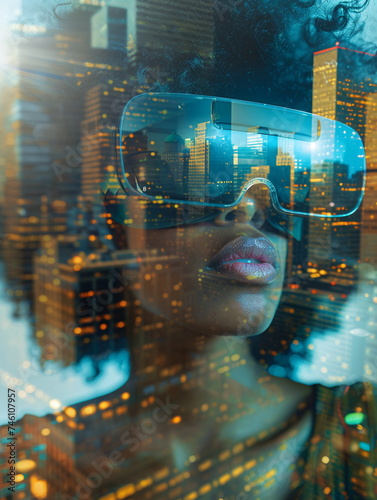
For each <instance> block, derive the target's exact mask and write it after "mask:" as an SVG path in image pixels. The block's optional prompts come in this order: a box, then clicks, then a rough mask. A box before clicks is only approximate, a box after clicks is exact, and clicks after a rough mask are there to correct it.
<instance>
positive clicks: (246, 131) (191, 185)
mask: <svg viewBox="0 0 377 500" xmlns="http://www.w3.org/2000/svg"><path fill="white" fill-rule="evenodd" d="M119 148H120V152H121V154H120V157H121V162H120V163H121V172H120V175H121V178H122V183H123V186H124V188H125V190H126V192H127V193H128V194H133V195H139V196H144V197H148V198H149V199H155V200H164V201H166V202H174V203H183V204H195V205H202V206H207V207H224V206H233V205H236V204H237V203H239V201H240V200H241V198H242V196H243V194H244V193H245V192H246V190H248V189H249V188H250V186H252V185H255V184H257V183H263V184H265V185H266V186H267V187H268V188H269V191H270V196H271V201H272V204H273V205H274V207H275V208H276V209H278V210H279V209H280V210H283V211H289V212H293V213H297V214H306V215H309V214H316V215H323V216H326V215H327V216H342V215H347V214H349V213H352V212H353V211H354V210H356V208H357V207H358V206H359V204H360V202H361V199H362V194H363V190H364V178H365V155H364V148H363V144H362V141H361V139H360V137H359V135H358V134H357V133H356V132H355V131H354V130H352V129H351V128H350V127H348V126H347V125H344V124H342V123H339V122H336V121H333V120H330V119H327V118H322V117H319V116H316V115H312V114H310V113H304V112H300V111H295V110H291V109H286V108H279V107H275V106H269V105H264V104H258V103H252V102H247V101H237V100H231V99H225V98H217V97H208V96H196V95H185V94H142V95H140V96H137V97H135V98H133V99H132V100H131V101H130V102H129V103H128V104H127V106H126V107H125V109H124V111H123V115H122V119H121V126H120V144H119Z"/></svg>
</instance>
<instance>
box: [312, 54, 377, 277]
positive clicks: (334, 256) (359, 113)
mask: <svg viewBox="0 0 377 500" xmlns="http://www.w3.org/2000/svg"><path fill="white" fill-rule="evenodd" d="M373 57H374V56H372V55H371V54H366V53H362V52H359V51H355V50H350V49H347V48H344V47H341V46H340V45H336V46H334V47H331V48H329V49H325V50H322V51H319V52H316V53H315V54H314V63H313V105H312V111H313V113H315V114H318V115H321V116H324V117H326V118H331V119H333V120H337V121H339V122H342V123H344V124H346V125H349V126H350V127H351V128H353V129H354V130H356V131H357V132H358V133H359V135H360V137H361V138H362V140H363V141H365V132H366V114H367V97H368V95H369V94H370V93H372V92H373V93H374V92H376V91H377V85H376V84H375V83H374V82H373V81H372V80H371V79H370V78H369V77H368V74H367V71H366V69H365V68H367V67H368V65H370V63H371V61H372V59H373ZM334 140H335V138H334ZM323 167H324V170H325V171H324V172H322V174H323V175H325V174H326V178H329V177H331V179H330V178H329V182H330V181H331V183H332V177H333V176H335V175H337V174H339V172H340V173H341V172H343V170H344V168H347V167H346V166H342V165H341V164H335V163H334V162H331V161H330V162H328V163H327V165H326V168H325V164H324V165H323ZM342 169H343V170H342ZM323 175H322V177H323ZM325 183H326V182H325ZM323 187H325V186H323V182H322V181H321V183H320V185H319V190H321V189H322V188H323ZM312 189H313V188H312ZM335 193H336V191H334V194H335ZM338 194H339V193H337V194H336V195H338ZM360 213H361V211H360V210H358V211H357V212H356V213H355V214H353V215H351V216H349V217H346V218H344V219H335V220H330V219H327V220H325V219H314V220H312V221H310V223H309V253H308V259H309V261H310V262H311V263H312V266H311V267H314V268H317V266H318V270H319V269H323V270H324V271H325V272H326V274H323V276H322V277H320V279H319V281H322V282H324V283H326V284H327V286H328V285H329V284H331V285H334V286H336V285H340V284H341V285H342V286H345V285H347V284H348V285H349V286H352V285H353V284H355V281H356V275H355V272H356V271H355V270H356V266H355V264H356V263H357V261H358V259H359V256H360V255H359V254H360V235H361V227H360V226H361V215H360ZM317 281H318V280H317Z"/></svg>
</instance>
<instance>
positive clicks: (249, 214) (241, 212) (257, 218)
mask: <svg viewBox="0 0 377 500" xmlns="http://www.w3.org/2000/svg"><path fill="white" fill-rule="evenodd" d="M264 221H265V216H264V213H263V210H261V208H259V207H258V206H257V204H256V202H255V200H253V199H251V198H244V199H243V200H242V202H241V203H239V204H238V205H236V206H235V207H229V208H221V209H220V212H219V214H218V215H217V216H216V217H215V219H214V223H215V224H216V225H218V226H230V225H233V224H235V223H244V224H248V223H251V224H252V225H253V226H254V227H256V228H257V229H258V228H260V227H261V226H262V225H263V223H264Z"/></svg>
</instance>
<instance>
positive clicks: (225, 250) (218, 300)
mask: <svg viewBox="0 0 377 500" xmlns="http://www.w3.org/2000/svg"><path fill="white" fill-rule="evenodd" d="M128 205H129V207H128V210H129V212H130V213H132V214H134V215H136V214H137V212H138V211H140V205H139V202H138V199H137V198H133V197H129V200H128ZM162 213H163V210H162ZM126 239H127V246H128V248H129V249H131V250H133V251H135V254H138V253H139V254H142V257H141V258H140V259H139V263H140V267H139V271H138V279H137V283H138V284H137V285H136V287H137V288H138V290H137V294H138V298H139V299H140V300H141V302H142V305H143V307H144V308H146V309H148V310H150V311H151V312H154V313H157V314H160V315H162V316H164V317H166V318H168V319H170V320H172V321H173V322H174V323H179V324H181V325H183V326H185V327H188V328H189V329H192V330H195V331H196V332H199V333H202V334H208V335H232V336H242V337H245V336H250V335H258V334H260V333H262V332H264V331H265V330H266V329H267V328H268V326H269V325H270V323H271V321H272V319H273V317H274V315H275V312H276V309H277V306H278V304H279V300H280V296H281V292H282V285H283V279H284V268H285V262H286V255H287V240H286V238H285V237H284V236H283V235H282V234H281V233H278V232H275V233H273V232H266V231H265V230H263V217H262V218H261V217H260V210H259V209H258V208H257V205H256V202H255V201H254V200H253V199H252V198H251V196H250V195H249V194H248V193H247V194H246V195H245V196H244V198H243V200H242V203H241V204H240V205H238V206H237V207H236V209H234V208H233V209H228V210H223V211H221V213H220V214H218V215H217V216H216V217H215V218H213V219H212V220H209V221H206V222H198V223H193V224H186V225H181V226H179V227H177V226H175V227H169V228H166V229H143V228H131V227H127V228H126Z"/></svg>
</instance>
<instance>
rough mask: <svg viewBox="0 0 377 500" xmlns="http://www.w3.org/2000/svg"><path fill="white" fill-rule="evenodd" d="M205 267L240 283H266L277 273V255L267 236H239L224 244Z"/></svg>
mask: <svg viewBox="0 0 377 500" xmlns="http://www.w3.org/2000/svg"><path fill="white" fill-rule="evenodd" d="M207 267H209V268H210V269H213V270H215V271H217V272H218V273H221V274H222V275H223V276H225V277H227V278H230V279H233V280H236V281H240V282H242V283H249V284H251V285H268V284H269V283H271V282H272V281H273V280H274V279H275V278H276V275H277V267H278V266H277V255H276V251H275V249H274V247H273V246H272V245H271V243H270V242H269V240H268V239H267V238H251V237H249V236H241V237H240V238H236V239H235V240H233V241H231V242H230V243H228V244H227V245H225V246H224V247H223V248H222V249H221V250H220V251H219V252H218V253H217V254H216V255H215V256H214V258H213V259H212V260H211V262H209V264H208V266H207Z"/></svg>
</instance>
